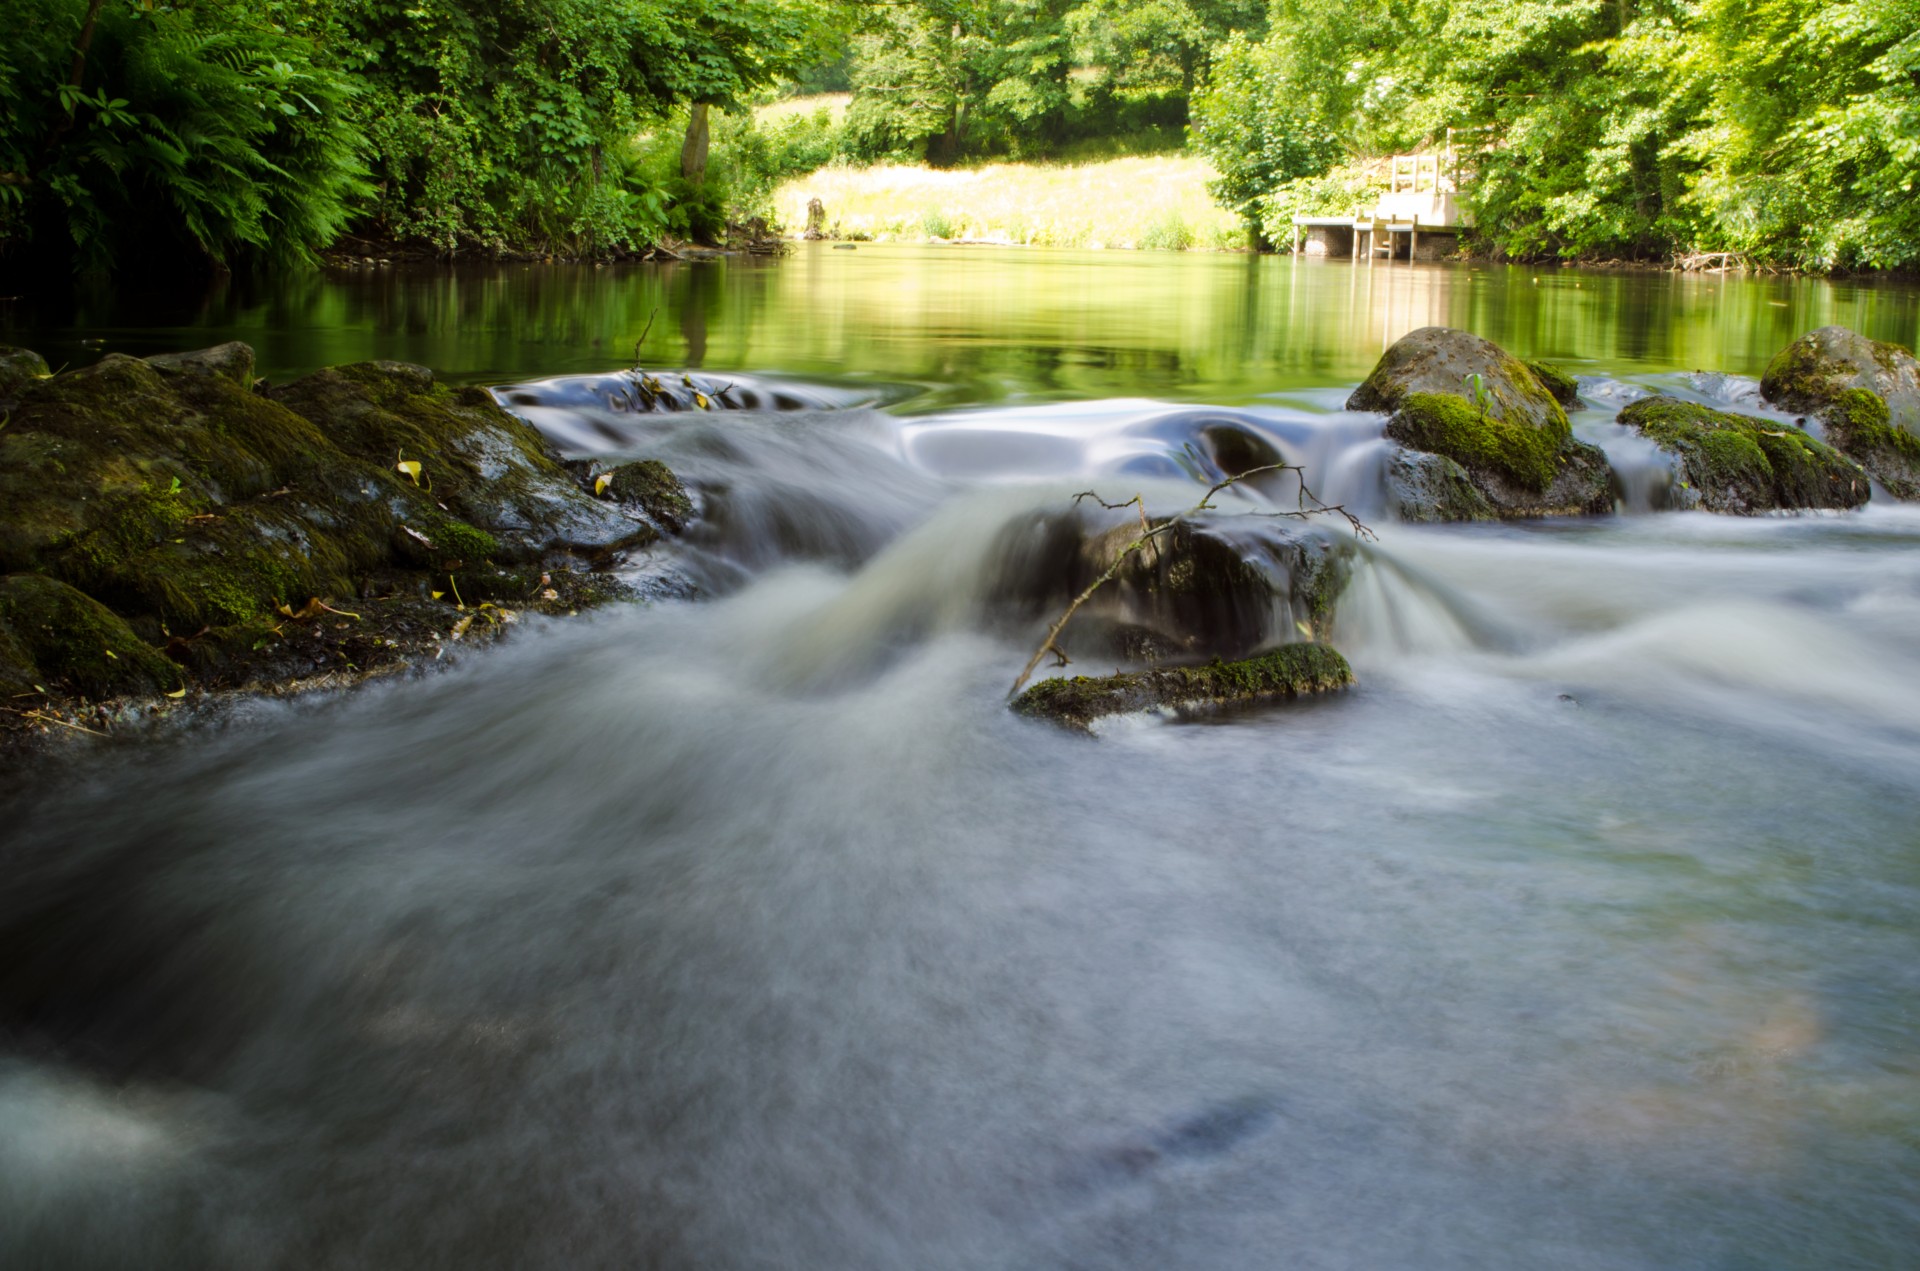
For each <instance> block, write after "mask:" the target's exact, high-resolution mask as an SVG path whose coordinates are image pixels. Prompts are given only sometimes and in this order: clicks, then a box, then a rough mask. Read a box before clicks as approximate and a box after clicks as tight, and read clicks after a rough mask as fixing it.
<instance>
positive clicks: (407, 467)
mask: <svg viewBox="0 0 1920 1271" xmlns="http://www.w3.org/2000/svg"><path fill="white" fill-rule="evenodd" d="M393 466H394V468H395V469H396V470H397V471H399V472H403V473H405V474H406V477H407V480H409V481H411V482H413V483H414V484H415V485H419V484H420V461H419V460H418V459H402V460H401V461H400V462H399V463H396V464H394V465H393Z"/></svg>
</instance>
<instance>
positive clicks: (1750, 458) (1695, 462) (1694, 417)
mask: <svg viewBox="0 0 1920 1271" xmlns="http://www.w3.org/2000/svg"><path fill="white" fill-rule="evenodd" d="M1620 422H1621V423H1622V424H1625V425H1627V426H1628V427H1631V428H1637V429H1639V430H1640V431H1641V432H1642V433H1643V434H1645V435H1646V436H1647V437H1648V438H1650V439H1651V440H1652V441H1653V442H1654V443H1655V444H1657V445H1658V446H1659V447H1660V448H1661V449H1662V450H1664V451H1666V452H1667V453H1669V454H1671V455H1673V456H1674V457H1675V458H1676V460H1677V461H1678V462H1677V464H1676V466H1675V469H1674V477H1673V480H1674V503H1675V504H1676V505H1677V506H1682V507H1687V506H1696V507H1699V508H1701V509H1703V510H1705V511H1708V512H1731V513H1741V514H1751V513H1756V512H1770V511H1775V510H1785V509H1797V508H1854V507H1859V506H1860V505H1861V504H1863V503H1865V502H1866V501H1867V496H1868V493H1869V486H1868V482H1867V474H1866V473H1865V472H1864V471H1862V470H1861V468H1860V466H1859V465H1858V464H1856V463H1854V462H1853V461H1852V460H1850V459H1848V458H1847V457H1846V456H1845V455H1843V454H1841V453H1839V452H1838V451H1837V450H1835V449H1834V448H1833V447H1831V446H1829V445H1827V444H1826V443H1824V442H1822V441H1820V440H1819V439H1817V438H1815V437H1812V436H1809V435H1808V434H1807V433H1805V432H1802V431H1801V430H1799V429H1797V428H1793V427H1791V426H1781V425H1775V424H1774V423H1773V422H1772V421H1770V420H1763V419H1755V418H1752V417H1751V416H1747V415H1734V414H1730V413H1728V412H1726V411H1720V410H1714V409H1713V408H1711V407H1708V406H1701V405H1699V404H1697V403H1694V402H1685V401H1681V400H1679V399H1678V398H1673V397H1647V398H1642V399H1641V400H1640V401H1637V402H1634V403H1633V404H1632V405H1631V406H1628V407H1627V408H1626V409H1625V410H1623V411H1621V412H1620Z"/></svg>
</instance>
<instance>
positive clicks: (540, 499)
mask: <svg viewBox="0 0 1920 1271" xmlns="http://www.w3.org/2000/svg"><path fill="white" fill-rule="evenodd" d="M270 397H271V398H272V400H273V401H275V402H277V403H279V404H280V405H282V406H285V407H286V408H287V409H289V410H291V411H293V412H294V413H295V414H298V415H300V416H302V417H303V418H305V419H307V420H308V421H310V422H313V423H315V424H319V425H323V426H324V427H325V430H326V433H327V436H328V439H329V440H331V441H332V442H333V443H334V444H335V445H336V446H338V447H339V448H340V449H341V450H343V451H345V452H346V453H347V454H349V455H352V456H353V457H355V458H358V459H360V460H362V461H363V462H365V463H367V464H369V465H375V466H378V467H380V468H382V469H392V470H393V471H396V472H398V471H400V469H399V468H398V467H397V465H398V464H400V463H415V464H418V465H419V470H418V471H417V472H409V473H405V474H403V475H404V476H405V478H406V479H407V480H408V481H409V483H410V484H412V485H413V486H414V487H415V488H418V489H420V490H423V491H425V492H426V493H427V494H430V495H431V498H432V502H433V504H434V506H436V507H441V508H443V509H444V510H445V511H447V512H450V513H451V514H452V516H453V517H454V518H457V519H458V520H460V521H464V522H467V523H469V524H471V525H475V526H479V527H481V528H483V529H484V530H486V531H487V532H488V533H490V534H491V535H492V536H493V537H494V538H495V539H496V540H497V546H496V547H495V549H494V551H493V552H492V553H490V554H492V555H498V556H500V557H501V558H502V559H510V560H521V561H524V560H531V559H535V558H537V557H539V556H540V555H541V554H543V553H547V552H552V551H557V550H577V551H584V552H588V553H603V552H608V551H612V550H615V549H617V548H621V547H625V546H630V545H635V544H638V543H643V542H646V541H648V540H649V539H651V538H652V537H653V535H652V532H651V531H650V530H649V529H648V528H647V527H646V526H644V525H641V524H639V523H637V522H635V521H633V520H632V519H630V518H628V517H624V516H621V515H620V513H619V511H618V510H617V509H615V508H612V507H609V506H607V505H606V504H605V503H602V502H600V501H599V500H596V499H594V498H593V497H592V496H590V495H589V494H588V493H587V492H586V491H584V490H582V489H581V488H580V487H579V486H578V485H577V484H576V483H575V482H574V480H573V479H572V477H570V476H569V475H568V473H567V471H566V470H565V469H564V468H563V467H562V466H561V464H560V461H559V458H558V456H557V455H555V454H554V453H553V452H552V450H551V449H550V448H549V447H548V445H547V443H546V442H545V441H544V440H543V439H542V438H541V437H540V435H539V434H538V433H537V432H535V431H534V430H533V429H532V428H530V427H529V426H527V425H526V424H525V423H524V422H523V421H521V420H519V419H517V418H515V417H514V416H512V415H510V414H508V413H507V412H506V411H504V410H502V409H501V408H500V406H499V405H498V404H497V403H496V402H495V401H494V400H493V397H492V396H491V395H490V394H488V393H487V392H486V391H485V390H483V389H478V388H469V389H460V390H457V391H456V390H451V389H448V388H447V387H445V386H444V385H440V384H436V383H435V382H434V379H433V372H432V371H430V370H428V369H427V368H426V367H424V366H414V365H411V364H409V363H404V362H361V363H356V364H354V365H351V366H340V367H332V368H329V369H327V370H324V371H318V372H315V373H314V374H312V375H309V376H307V377H306V378H304V379H300V380H296V381H294V382H293V383H291V384H288V385H286V386H284V387H282V388H277V389H274V390H272V392H271V393H270ZM401 519H402V520H409V518H408V517H405V516H403V517H402V518H401ZM427 519H429V520H432V519H434V518H432V517H431V516H429V517H428V518H427ZM442 519H444V518H442ZM413 528H415V529H418V530H422V531H424V532H425V533H426V534H427V536H428V537H429V538H432V537H433V536H434V528H433V527H432V526H430V525H429V526H414V527H413Z"/></svg>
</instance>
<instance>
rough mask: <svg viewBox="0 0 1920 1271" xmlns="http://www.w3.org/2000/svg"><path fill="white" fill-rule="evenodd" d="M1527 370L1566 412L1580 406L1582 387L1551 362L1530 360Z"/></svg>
mask: <svg viewBox="0 0 1920 1271" xmlns="http://www.w3.org/2000/svg"><path fill="white" fill-rule="evenodd" d="M1525 365H1526V368H1527V369H1528V370H1529V371H1532V372H1533V378H1534V379H1536V380H1538V381H1539V382H1540V387H1541V388H1544V389H1546V390H1547V391H1548V392H1549V393H1552V394H1553V400H1554V401H1556V402H1559V403H1560V405H1561V408H1562V409H1564V410H1572V409H1574V408H1575V407H1576V406H1578V405H1579V404H1580V385H1579V384H1577V383H1576V382H1574V378H1573V376H1571V375H1569V374H1567V373H1566V372H1565V371H1563V370H1561V369H1560V368H1559V367H1557V366H1555V365H1553V364H1552V363H1551V362H1541V361H1536V360H1534V359H1532V358H1529V359H1528V360H1527V362H1526V363H1525Z"/></svg>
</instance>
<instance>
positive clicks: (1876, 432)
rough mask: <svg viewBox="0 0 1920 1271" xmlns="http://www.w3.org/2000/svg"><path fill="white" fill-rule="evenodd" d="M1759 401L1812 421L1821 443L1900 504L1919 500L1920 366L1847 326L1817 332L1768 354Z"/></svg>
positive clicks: (1898, 350)
mask: <svg viewBox="0 0 1920 1271" xmlns="http://www.w3.org/2000/svg"><path fill="white" fill-rule="evenodd" d="M1760 395H1761V396H1762V397H1764V398H1766V400H1768V401H1770V402H1773V403H1774V404H1775V405H1778V406H1782V407H1784V408H1786V409H1787V410H1793V411H1801V412H1804V413H1806V414H1809V415H1814V416H1817V417H1818V418H1819V419H1820V420H1821V422H1822V423H1823V424H1825V426H1826V429H1827V439H1828V440H1829V441H1831V442H1832V443H1833V445H1834V447H1835V448H1836V449H1838V450H1839V451H1840V452H1841V453H1842V454H1845V455H1846V456H1847V457H1848V458H1850V459H1852V460H1854V461H1855V462H1856V463H1858V464H1859V465H1860V466H1861V467H1862V468H1864V469H1866V471H1867V473H1868V474H1869V475H1870V476H1872V477H1873V479H1874V480H1876V481H1878V482H1879V483H1880V484H1881V485H1882V486H1884V487H1885V488H1886V490H1887V492H1888V493H1889V494H1892V495H1893V496H1894V497H1895V498H1899V499H1920V360H1917V359H1915V357H1914V356H1913V354H1912V353H1909V352H1908V351H1907V350H1906V349H1903V348H1901V347H1900V346H1899V345H1897V344H1888V343H1886V342H1885V341H1881V340H1869V339H1868V338H1867V337H1866V336H1864V335H1861V334H1860V333H1859V332H1857V331H1853V330H1850V329H1848V328H1846V327H1821V328H1820V329H1819V330H1817V331H1809V332H1808V333H1807V334H1805V335H1803V336H1801V337H1800V338H1799V339H1797V340H1795V341H1794V342H1793V343H1792V344H1789V345H1788V346H1787V347H1786V348H1784V349H1782V350H1781V351H1780V352H1779V353H1777V354H1775V355H1774V358H1773V360H1772V361H1771V362H1769V363H1767V369H1766V372H1765V374H1764V375H1762V376H1761V379H1760Z"/></svg>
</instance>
